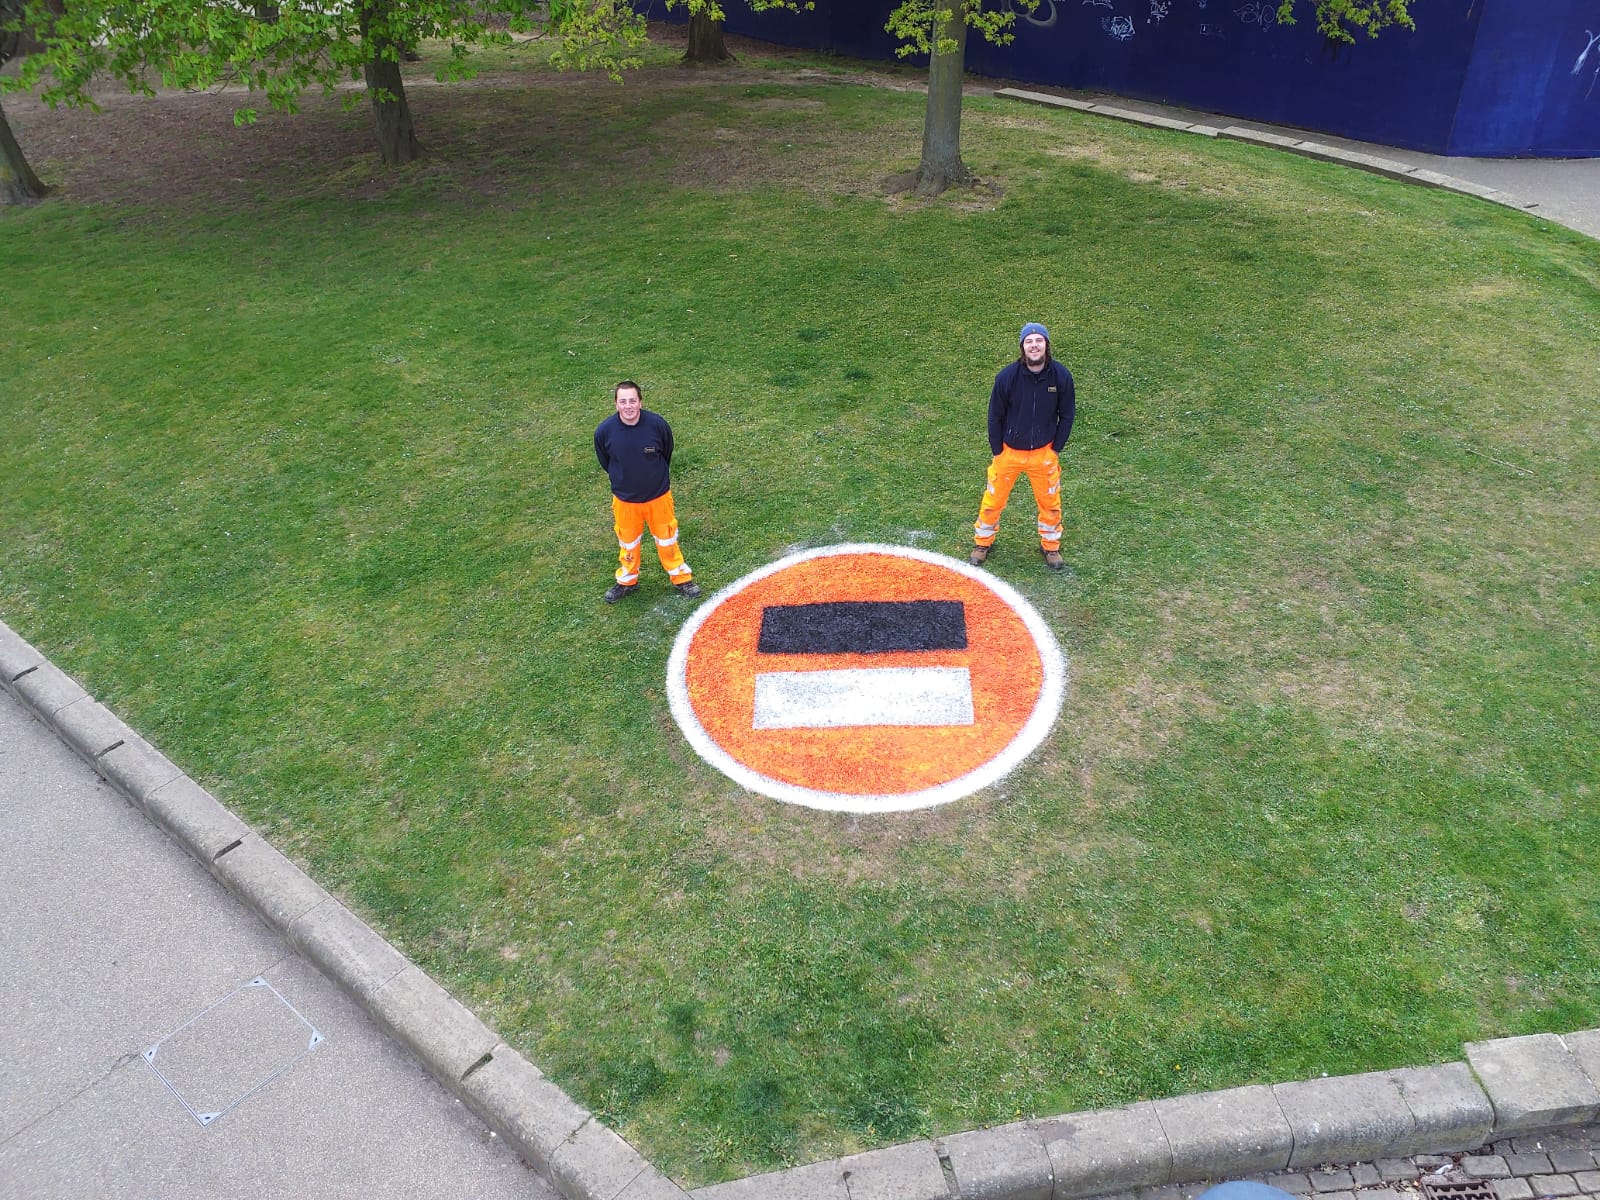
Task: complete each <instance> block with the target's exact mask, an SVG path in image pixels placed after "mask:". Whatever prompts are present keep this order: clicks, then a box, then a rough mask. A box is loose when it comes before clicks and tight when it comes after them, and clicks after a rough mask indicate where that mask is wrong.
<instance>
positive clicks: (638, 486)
mask: <svg viewBox="0 0 1600 1200" xmlns="http://www.w3.org/2000/svg"><path fill="white" fill-rule="evenodd" d="M612 398H613V399H614V400H615V401H616V405H617V411H616V412H614V413H613V414H612V415H611V416H609V417H607V418H606V419H605V420H604V421H601V422H600V426H599V428H597V429H596V430H595V431H594V452H595V457H597V458H598V459H599V460H600V467H601V469H602V470H604V471H605V473H606V474H607V475H609V476H610V477H611V519H612V523H613V525H614V526H615V527H616V531H617V582H616V583H614V584H613V585H612V586H611V589H610V590H609V591H607V592H606V595H605V600H606V603H607V604H615V603H616V602H617V601H618V600H621V599H622V598H623V597H625V596H631V595H633V593H634V592H635V591H637V590H638V588H639V559H640V551H639V547H640V545H641V543H643V541H644V531H645V527H646V526H649V528H650V534H651V536H652V537H654V538H655V540H656V555H657V557H659V558H660V559H661V565H662V566H663V567H664V568H666V572H667V578H668V579H670V580H671V581H672V586H673V588H674V590H675V591H676V592H677V593H678V595H680V596H688V597H690V598H691V599H692V598H693V597H695V596H698V595H699V594H700V585H699V584H697V583H695V582H694V573H693V572H692V571H690V570H689V564H688V563H686V562H684V561H683V551H682V550H680V549H679V548H678V518H677V516H676V514H675V513H674V512H673V509H672V478H671V476H670V474H669V472H668V468H669V467H670V466H671V463H672V428H671V426H669V425H668V424H667V423H666V422H665V421H664V420H662V419H661V417H659V416H658V415H657V414H655V413H653V412H651V411H650V410H649V409H647V408H645V407H644V397H643V394H642V393H641V392H640V391H639V385H638V384H637V383H635V382H634V381H633V380H631V379H624V380H623V381H622V382H621V383H619V384H617V386H616V388H615V390H614V391H613V392H612Z"/></svg>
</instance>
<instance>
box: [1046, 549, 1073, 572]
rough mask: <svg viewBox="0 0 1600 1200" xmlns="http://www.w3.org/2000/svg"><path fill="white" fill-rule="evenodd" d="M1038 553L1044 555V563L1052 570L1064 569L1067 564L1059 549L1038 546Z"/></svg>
mask: <svg viewBox="0 0 1600 1200" xmlns="http://www.w3.org/2000/svg"><path fill="white" fill-rule="evenodd" d="M1039 553H1040V554H1042V555H1044V565H1045V566H1047V567H1049V568H1050V569H1051V570H1052V571H1064V570H1066V569H1067V564H1066V562H1065V561H1064V560H1063V559H1062V557H1061V551H1059V550H1046V549H1045V548H1044V547H1042V546H1041V547H1040V548H1039Z"/></svg>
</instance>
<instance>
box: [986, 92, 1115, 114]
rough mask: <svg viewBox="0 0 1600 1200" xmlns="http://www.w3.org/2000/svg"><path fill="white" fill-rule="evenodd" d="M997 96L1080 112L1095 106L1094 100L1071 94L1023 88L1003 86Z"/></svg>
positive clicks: (996, 93)
mask: <svg viewBox="0 0 1600 1200" xmlns="http://www.w3.org/2000/svg"><path fill="white" fill-rule="evenodd" d="M995 95H996V96H1004V97H1006V99H1008V100H1021V101H1024V102H1025V103H1028V104H1043V105H1045V106H1046V107H1047V108H1072V109H1076V110H1078V111H1079V112H1087V111H1088V110H1089V109H1091V108H1093V107H1094V104H1093V102H1092V101H1089V100H1074V99H1073V98H1072V97H1070V96H1052V95H1050V94H1049V93H1047V92H1030V91H1025V90H1024V89H1022V88H1001V89H999V90H998V91H997V92H995Z"/></svg>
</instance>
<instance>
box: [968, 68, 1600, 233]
mask: <svg viewBox="0 0 1600 1200" xmlns="http://www.w3.org/2000/svg"><path fill="white" fill-rule="evenodd" d="M995 94H996V95H999V96H1004V97H1007V98H1009V99H1014V100H1024V101H1027V102H1030V103H1036V104H1046V105H1054V106H1060V107H1065V108H1073V109H1077V110H1079V111H1086V112H1092V113H1095V114H1098V115H1101V116H1106V117H1111V118H1114V119H1118V120H1133V121H1137V122H1140V123H1143V124H1150V125H1155V126H1158V127H1160V128H1166V129H1172V130H1177V131H1188V132H1195V133H1198V132H1202V131H1203V132H1204V133H1205V134H1206V135H1207V136H1211V137H1215V136H1217V135H1218V133H1219V132H1222V131H1227V132H1226V133H1225V134H1224V136H1230V137H1232V136H1238V137H1239V139H1240V140H1256V139H1259V140H1260V141H1261V144H1263V145H1266V146H1269V147H1276V148H1278V149H1282V150H1285V151H1289V152H1291V153H1297V154H1306V155H1308V156H1309V157H1312V158H1322V159H1327V160H1329V161H1333V162H1339V163H1342V164H1343V165H1345V166H1349V167H1351V168H1354V169H1362V170H1373V171H1376V172H1377V173H1378V174H1382V175H1389V176H1391V177H1394V178H1403V179H1405V180H1407V181H1408V182H1412V183H1426V184H1429V185H1430V186H1443V187H1449V188H1452V189H1453V190H1457V191H1468V192H1472V193H1473V194H1476V195H1483V196H1487V195H1493V196H1494V197H1495V198H1496V199H1497V201H1498V202H1499V203H1502V204H1506V205H1508V206H1510V207H1512V208H1517V209H1520V210H1522V211H1524V212H1528V213H1531V214H1533V215H1534V216H1537V217H1542V218H1544V219H1545V220H1547V221H1553V222H1555V223H1556V224H1558V225H1565V226H1567V228H1569V229H1575V230H1577V231H1578V232H1579V233H1584V234H1587V235H1588V236H1590V237H1592V238H1600V158H1460V157H1449V158H1447V157H1445V156H1443V155H1438V154H1426V153H1424V152H1422V151H1420V150H1405V149H1401V148H1400V147H1398V146H1382V145H1376V144H1374V143H1371V142H1356V141H1351V140H1350V139H1349V138H1341V137H1335V136H1334V135H1332V134H1326V133H1317V132H1314V131H1311V130H1305V129H1292V128H1289V127H1288V126H1284V125H1269V124H1267V123H1265V122H1263V121H1252V120H1247V119H1243V118H1236V117H1228V116H1223V115H1221V114H1218V113H1209V112H1202V111H1200V110H1198V109H1192V108H1180V107H1178V106H1176V105H1171V104H1157V103H1154V102H1152V101H1148V100H1130V99H1127V98H1125V97H1122V96H1110V95H1106V94H1104V93H1100V92H1084V91H1074V90H1072V89H1070V88H1050V89H1048V90H1043V89H1034V88H1030V87H1011V88H1001V89H998V90H997V91H996V93H995Z"/></svg>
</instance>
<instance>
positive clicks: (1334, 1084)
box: [1272, 1072, 1415, 1169]
mask: <svg viewBox="0 0 1600 1200" xmlns="http://www.w3.org/2000/svg"><path fill="white" fill-rule="evenodd" d="M1272 1094H1273V1097H1274V1098H1275V1099H1276V1100H1277V1101H1278V1106H1279V1107H1280V1108H1282V1109H1283V1115H1284V1117H1285V1118H1286V1119H1287V1120H1288V1122H1289V1128H1290V1129H1291V1130H1292V1131H1293V1133H1294V1151H1293V1152H1292V1153H1291V1155H1290V1157H1289V1165H1290V1166H1291V1167H1294V1168H1297V1169H1298V1168H1300V1167H1311V1166H1316V1165H1317V1164H1318V1163H1328V1162H1359V1161H1362V1160H1365V1159H1374V1158H1386V1157H1388V1156H1389V1151H1390V1147H1392V1146H1396V1145H1399V1144H1402V1143H1404V1142H1405V1141H1407V1140H1408V1139H1409V1138H1410V1137H1411V1133H1412V1130H1413V1129H1414V1128H1415V1122H1414V1121H1413V1120H1412V1118H1411V1109H1410V1108H1409V1107H1407V1105H1406V1102H1405V1100H1404V1099H1402V1098H1401V1096H1400V1089H1399V1088H1398V1087H1396V1086H1395V1085H1394V1083H1393V1082H1391V1081H1390V1079H1389V1077H1388V1076H1387V1075H1385V1074H1382V1073H1377V1072H1374V1073H1371V1074H1367V1075H1339V1076H1335V1077H1333V1078H1331V1079H1306V1080H1301V1081H1298V1082H1295V1083H1279V1084H1275V1085H1273V1088H1272Z"/></svg>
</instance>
